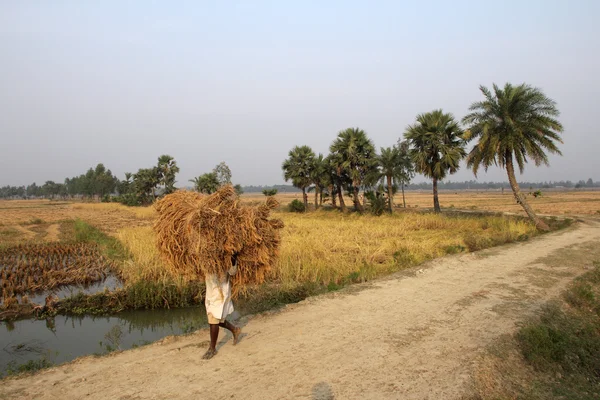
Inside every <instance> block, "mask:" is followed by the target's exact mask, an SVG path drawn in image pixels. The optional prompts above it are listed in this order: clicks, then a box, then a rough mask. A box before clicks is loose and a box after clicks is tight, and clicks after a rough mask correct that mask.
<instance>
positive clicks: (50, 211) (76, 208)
mask: <svg viewBox="0 0 600 400" xmlns="http://www.w3.org/2000/svg"><path fill="white" fill-rule="evenodd" d="M276 197H277V199H278V200H279V201H280V203H281V205H282V207H285V206H287V204H289V203H290V202H291V201H292V200H294V199H299V200H302V194H301V193H280V194H278V195H277V196H276ZM264 199H265V196H263V195H262V194H260V193H248V194H244V195H242V201H243V202H244V203H246V204H259V203H261V202H263V201H264ZM528 200H529V202H530V204H531V205H532V207H533V209H534V210H535V211H536V212H538V213H540V214H543V215H558V216H563V215H568V216H577V215H583V216H594V215H595V216H600V191H574V190H572V191H544V192H543V195H542V197H538V198H534V197H533V196H528ZM313 201H314V195H313V194H312V193H311V194H309V203H311V204H312V202H313ZM394 203H395V205H396V206H397V207H399V206H401V205H402V196H401V195H396V196H395V198H394ZM432 203H433V200H432V194H431V193H430V192H428V191H407V192H406V204H407V208H410V209H428V208H431V207H432ZM351 204H352V202H351V200H350V199H349V198H348V199H347V202H346V205H347V206H351ZM440 204H441V206H442V208H443V209H456V210H469V211H494V212H509V213H514V214H518V215H523V216H524V215H525V213H524V212H523V210H522V208H521V207H520V206H519V205H518V204H516V203H515V201H514V198H513V196H512V193H511V192H510V191H508V190H505V191H504V193H501V192H500V191H464V190H463V191H456V192H454V191H441V192H440ZM399 209H401V207H399ZM154 216H155V213H154V210H153V208H152V207H138V208H135V207H126V206H123V205H120V204H116V203H108V204H106V203H76V202H65V201H49V200H0V247H1V246H2V245H6V244H16V243H19V242H22V241H38V242H40V241H55V240H57V238H60V231H61V225H60V222H61V221H66V220H73V219H76V218H80V219H82V220H84V221H86V222H88V223H89V224H91V225H94V226H96V227H98V228H100V229H101V230H102V231H104V232H107V233H109V234H116V233H117V232H118V231H120V230H121V229H123V228H131V227H144V226H151V225H152V222H153V220H154ZM57 223H58V225H57Z"/></svg>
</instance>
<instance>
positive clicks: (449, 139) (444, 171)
mask: <svg viewBox="0 0 600 400" xmlns="http://www.w3.org/2000/svg"><path fill="white" fill-rule="evenodd" d="M462 134H463V131H462V130H461V129H460V127H459V125H458V123H457V122H456V121H455V120H454V116H453V115H452V114H449V113H448V114H445V113H444V112H443V111H442V110H441V109H440V110H434V111H431V112H428V113H425V114H419V115H417V122H416V123H415V124H414V125H409V126H408V128H407V129H406V133H405V134H404V137H405V138H406V139H407V140H408V142H409V143H410V145H411V147H412V149H411V151H410V154H411V159H412V161H413V163H414V165H415V170H416V171H417V172H419V173H421V174H423V175H425V176H426V177H428V178H431V179H432V180H433V208H434V211H435V212H436V213H439V212H440V211H441V210H440V201H439V199H438V189H437V184H438V181H439V180H442V179H444V178H445V177H446V175H448V174H453V173H455V172H456V171H458V167H459V163H460V160H461V159H462V158H463V157H464V156H465V154H466V153H465V149H464V140H463V139H462Z"/></svg>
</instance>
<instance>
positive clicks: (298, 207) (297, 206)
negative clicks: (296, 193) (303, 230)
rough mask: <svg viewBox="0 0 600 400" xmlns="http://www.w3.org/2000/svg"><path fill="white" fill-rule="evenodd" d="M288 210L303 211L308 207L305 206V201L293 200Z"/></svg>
mask: <svg viewBox="0 0 600 400" xmlns="http://www.w3.org/2000/svg"><path fill="white" fill-rule="evenodd" d="M288 210H290V211H291V212H297V213H303V212H304V211H306V207H304V203H303V202H301V201H300V200H298V199H294V200H292V202H291V203H290V204H289V205H288Z"/></svg>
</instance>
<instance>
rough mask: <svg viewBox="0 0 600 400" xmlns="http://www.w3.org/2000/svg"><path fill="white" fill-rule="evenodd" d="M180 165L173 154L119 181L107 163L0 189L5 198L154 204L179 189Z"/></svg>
mask: <svg viewBox="0 0 600 400" xmlns="http://www.w3.org/2000/svg"><path fill="white" fill-rule="evenodd" d="M178 172H179V167H177V163H176V162H175V159H174V158H173V157H171V156H169V155H162V156H160V157H159V158H158V162H157V164H156V165H155V166H153V167H150V168H140V169H139V170H138V171H137V172H136V173H130V172H126V173H125V179H123V180H119V179H118V178H117V177H116V176H115V175H113V174H112V172H111V170H110V169H107V168H106V167H105V166H104V164H102V163H100V164H98V165H96V168H90V169H88V170H87V172H86V173H85V174H81V175H79V176H74V177H72V178H65V180H64V182H63V183H56V182H54V181H46V182H45V183H44V184H43V185H41V186H40V185H37V184H36V183H35V182H34V183H32V184H30V185H27V186H5V187H2V188H0V197H2V198H14V197H21V198H32V197H33V198H40V197H43V198H47V199H65V200H66V199H74V198H78V199H90V200H92V199H95V200H101V201H116V202H121V203H123V204H127V205H145V204H149V203H151V202H152V201H153V200H154V199H156V197H157V196H158V195H159V194H167V193H171V192H173V191H175V175H176V174H177V173H178Z"/></svg>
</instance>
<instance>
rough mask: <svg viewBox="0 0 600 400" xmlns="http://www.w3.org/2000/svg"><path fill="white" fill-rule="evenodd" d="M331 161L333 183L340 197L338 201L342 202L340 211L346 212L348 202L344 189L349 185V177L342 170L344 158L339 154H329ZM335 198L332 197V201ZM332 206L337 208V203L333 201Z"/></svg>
mask: <svg viewBox="0 0 600 400" xmlns="http://www.w3.org/2000/svg"><path fill="white" fill-rule="evenodd" d="M327 158H328V159H329V168H330V173H331V182H332V184H333V186H335V189H334V190H332V192H333V191H335V193H336V194H337V196H338V200H339V202H340V211H342V212H346V202H345V201H344V187H345V186H346V185H347V183H348V180H349V177H348V175H347V174H346V172H345V171H344V169H343V168H342V157H341V156H340V155H339V154H329V156H327ZM333 198H334V196H333V195H332V199H333ZM332 204H333V205H334V206H335V201H334V200H333V201H332Z"/></svg>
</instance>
